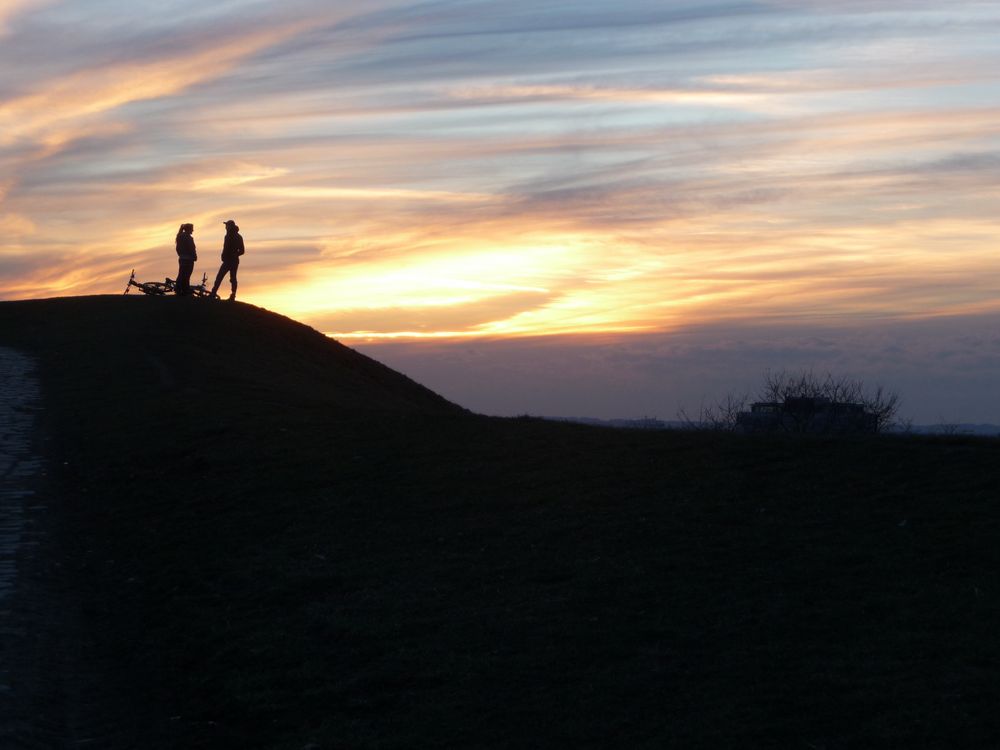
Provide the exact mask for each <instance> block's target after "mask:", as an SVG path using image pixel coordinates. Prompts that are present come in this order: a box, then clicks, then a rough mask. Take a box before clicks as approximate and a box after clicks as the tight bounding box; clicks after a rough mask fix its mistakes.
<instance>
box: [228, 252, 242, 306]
mask: <svg viewBox="0 0 1000 750" xmlns="http://www.w3.org/2000/svg"><path fill="white" fill-rule="evenodd" d="M239 269H240V262H239V261H238V260H237V261H235V262H233V263H231V264H230V265H229V284H230V285H231V286H232V288H233V292H232V294H230V295H229V299H236V272H237V271H238V270H239Z"/></svg>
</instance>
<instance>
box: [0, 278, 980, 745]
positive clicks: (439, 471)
mask: <svg viewBox="0 0 1000 750" xmlns="http://www.w3.org/2000/svg"><path fill="white" fill-rule="evenodd" d="M0 345H8V346H16V347H18V348H20V349H22V350H23V351H26V352H29V353H31V354H32V355H34V356H35V357H37V359H38V361H39V365H40V373H41V376H42V383H43V387H44V393H45V398H46V413H47V417H46V420H47V422H46V425H45V426H46V429H47V430H48V432H49V435H50V436H51V438H52V440H51V443H50V445H51V449H50V453H51V455H50V456H49V457H48V458H49V461H50V465H51V466H52V467H53V469H54V471H56V473H57V481H58V486H59V487H60V488H61V489H62V497H61V502H60V520H59V524H58V526H59V529H60V539H61V541H62V546H63V550H64V552H63V554H64V558H65V564H66V565H67V566H68V567H69V568H70V569H71V571H72V574H73V576H74V580H75V582H76V586H77V589H78V591H79V592H80V593H81V594H82V597H83V600H84V601H85V602H86V606H85V612H84V618H83V621H84V625H85V626H86V627H87V628H89V629H90V630H91V631H92V632H93V633H94V634H95V637H96V639H97V644H98V645H97V649H98V651H99V654H100V657H101V659H102V663H104V664H105V665H106V669H107V674H108V679H109V680H112V681H114V683H115V684H116V685H117V686H118V688H119V691H120V700H121V701H122V704H121V706H120V711H121V713H122V715H123V716H124V715H128V716H129V717H131V720H132V721H133V723H134V724H135V726H136V727H137V729H136V730H135V731H137V732H139V733H140V734H141V736H142V741H141V743H140V744H139V745H137V746H139V747H143V748H166V747H178V748H187V747H204V748H228V747H233V748H288V749H293V748H294V749H295V750H302V748H305V747H309V746H313V747H315V748H376V747H377V748H416V747H421V748H422V747H649V748H662V747H678V748H715V747H754V748H757V747H760V748H764V747H768V748H769V747H774V748H804V749H807V748H810V747H812V748H831V749H832V748H854V747H996V746H998V743H1000V716H998V713H997V710H996V706H997V700H998V697H1000V690H998V682H997V678H998V657H1000V640H998V638H997V630H998V625H1000V606H998V601H1000V600H998V595H1000V544H998V541H1000V505H998V503H1000V460H998V458H1000V444H998V443H997V442H995V441H990V440H977V439H971V438H960V437H949V438H918V437H881V438H879V437H871V438H865V439H843V438H842V439H819V438H816V439H798V440H792V439H779V438H768V439H764V438H746V437H744V438H741V437H739V436H732V435H721V434H704V433H686V432H647V431H634V432H633V431H617V430H609V429H602V428H593V427H586V426H580V425H571V424H562V423H550V422H544V421H541V420H534V419H492V418H485V417H480V416H476V415H473V414H470V413H468V412H466V411H464V410H462V409H460V408H459V407H457V406H455V405H452V404H449V403H448V402H447V401H445V400H444V399H442V398H440V397H438V396H436V395H435V394H433V393H431V392H430V391H428V390H426V389H424V388H422V387H421V386H419V385H417V384H416V383H413V382H412V381H410V380H408V379H407V378H405V377H403V376H401V375H399V374H397V373H394V372H392V371H391V370H388V369H387V368H384V367H382V366H381V365H379V364H378V363H375V362H373V361H372V360H370V359H367V358H365V357H363V356H361V355H359V354H357V353H355V352H353V351H352V350H350V349H347V348H345V347H342V346H340V345H339V344H336V343H335V342H332V341H330V340H328V339H325V338H324V337H322V336H321V335H320V334H318V333H316V332H314V331H312V330H310V329H308V328H306V327H304V326H301V325H299V324H297V323H294V322H292V321H290V320H288V319H285V318H282V317H280V316H276V315H273V314H271V313H267V312H265V311H262V310H259V309H257V308H254V307H251V306H247V305H243V304H236V305H228V304H224V303H214V304H213V303H209V302H207V301H204V300H192V299H156V298H142V297H139V298H134V297H91V298H72V299H61V300H47V301H37V302H18V303H3V304H0Z"/></svg>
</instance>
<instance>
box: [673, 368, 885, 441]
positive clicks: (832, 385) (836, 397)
mask: <svg viewBox="0 0 1000 750" xmlns="http://www.w3.org/2000/svg"><path fill="white" fill-rule="evenodd" d="M800 399H815V400H825V401H828V402H830V403H831V404H856V405H859V406H860V407H861V410H862V411H863V413H864V414H865V415H867V416H868V420H867V423H868V424H871V425H873V427H874V429H873V431H874V432H885V431H887V430H888V429H889V428H890V427H891V426H893V425H894V424H895V421H894V420H895V418H896V414H897V413H898V411H899V406H900V398H899V394H898V393H896V392H895V391H891V390H888V389H887V388H885V387H884V386H882V385H875V386H874V387H872V388H868V387H866V386H865V384H864V382H863V381H861V380H858V379H855V378H848V377H843V376H841V377H838V376H834V375H832V374H830V373H827V374H826V375H823V376H818V375H816V374H815V373H814V372H812V371H811V370H803V371H800V372H789V371H788V370H780V371H777V372H772V371H770V370H768V371H767V372H765V373H764V377H763V383H762V384H761V386H760V388H759V389H758V390H757V392H756V394H751V393H749V392H748V393H739V394H733V393H730V394H727V395H726V396H724V397H723V398H721V399H719V400H718V401H715V402H713V403H707V404H706V403H703V404H702V405H701V407H700V408H699V410H698V413H697V414H695V415H692V414H689V413H688V412H687V411H686V410H684V409H681V410H680V411H679V412H678V415H677V416H678V418H679V419H680V420H681V421H682V422H684V423H685V424H686V425H687V426H688V427H689V428H692V429H703V430H718V431H729V432H733V431H736V430H738V429H739V428H740V424H741V418H740V415H741V414H743V415H746V414H747V412H748V410H749V409H750V408H751V406H752V405H753V404H754V403H768V404H787V403H789V402H790V400H791V401H793V402H794V401H796V400H800ZM744 421H745V419H744ZM797 427H801V425H799V424H797V423H796V422H795V420H788V421H785V422H782V423H779V428H780V429H781V430H782V431H787V432H792V431H796V430H797ZM800 431H801V430H800Z"/></svg>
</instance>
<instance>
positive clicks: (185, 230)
mask: <svg viewBox="0 0 1000 750" xmlns="http://www.w3.org/2000/svg"><path fill="white" fill-rule="evenodd" d="M193 233H194V224H181V228H180V229H178V230H177V234H178V235H181V234H193Z"/></svg>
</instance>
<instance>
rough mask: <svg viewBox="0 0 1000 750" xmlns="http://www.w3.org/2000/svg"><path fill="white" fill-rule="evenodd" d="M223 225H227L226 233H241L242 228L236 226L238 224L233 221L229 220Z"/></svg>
mask: <svg viewBox="0 0 1000 750" xmlns="http://www.w3.org/2000/svg"><path fill="white" fill-rule="evenodd" d="M222 223H223V224H225V225H226V232H227V233H228V232H238V231H240V228H239V227H238V226H236V222H235V221H233V220H232V219H227V220H226V221H224V222H222Z"/></svg>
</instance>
